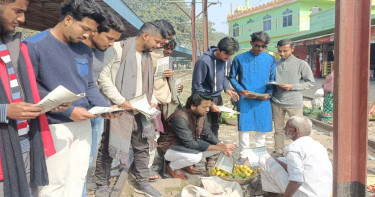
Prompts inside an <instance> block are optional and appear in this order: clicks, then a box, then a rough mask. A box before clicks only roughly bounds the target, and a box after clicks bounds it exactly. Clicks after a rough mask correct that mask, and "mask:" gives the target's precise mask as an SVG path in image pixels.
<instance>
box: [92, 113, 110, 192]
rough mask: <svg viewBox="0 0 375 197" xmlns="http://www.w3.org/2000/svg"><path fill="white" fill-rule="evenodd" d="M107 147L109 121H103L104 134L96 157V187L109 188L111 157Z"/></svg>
mask: <svg viewBox="0 0 375 197" xmlns="http://www.w3.org/2000/svg"><path fill="white" fill-rule="evenodd" d="M108 145H109V121H108V120H104V132H103V134H102V139H101V141H100V147H99V150H98V155H97V157H96V169H95V183H96V184H97V185H98V186H109V179H110V178H111V164H112V161H113V159H112V157H110V156H109V152H108Z"/></svg>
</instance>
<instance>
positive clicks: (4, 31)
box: [0, 10, 15, 36]
mask: <svg viewBox="0 0 375 197" xmlns="http://www.w3.org/2000/svg"><path fill="white" fill-rule="evenodd" d="M3 13H4V12H3V11H2V10H1V11H0V33H1V35H3V36H8V35H10V34H13V33H14V32H15V29H10V28H9V27H8V26H7V20H6V18H5V17H4V16H3Z"/></svg>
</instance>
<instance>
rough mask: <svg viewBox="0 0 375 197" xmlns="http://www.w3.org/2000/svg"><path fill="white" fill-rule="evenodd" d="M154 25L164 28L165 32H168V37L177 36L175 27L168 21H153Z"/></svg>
mask: <svg viewBox="0 0 375 197" xmlns="http://www.w3.org/2000/svg"><path fill="white" fill-rule="evenodd" d="M153 23H154V24H155V25H157V26H159V27H160V28H162V29H163V30H164V31H166V33H167V34H168V36H175V35H176V31H175V30H174V28H173V25H172V24H171V23H170V22H168V21H167V20H164V19H160V20H155V21H153Z"/></svg>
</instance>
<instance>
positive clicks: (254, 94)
mask: <svg viewBox="0 0 375 197" xmlns="http://www.w3.org/2000/svg"><path fill="white" fill-rule="evenodd" d="M247 95H252V96H256V97H265V96H268V95H269V94H266V93H256V92H252V91H248V93H247Z"/></svg>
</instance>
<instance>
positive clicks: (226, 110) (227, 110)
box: [218, 105, 240, 114]
mask: <svg viewBox="0 0 375 197" xmlns="http://www.w3.org/2000/svg"><path fill="white" fill-rule="evenodd" d="M218 107H219V109H220V111H221V112H228V113H231V114H240V112H238V111H234V110H233V109H231V108H229V107H226V106H224V105H221V106H218Z"/></svg>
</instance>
